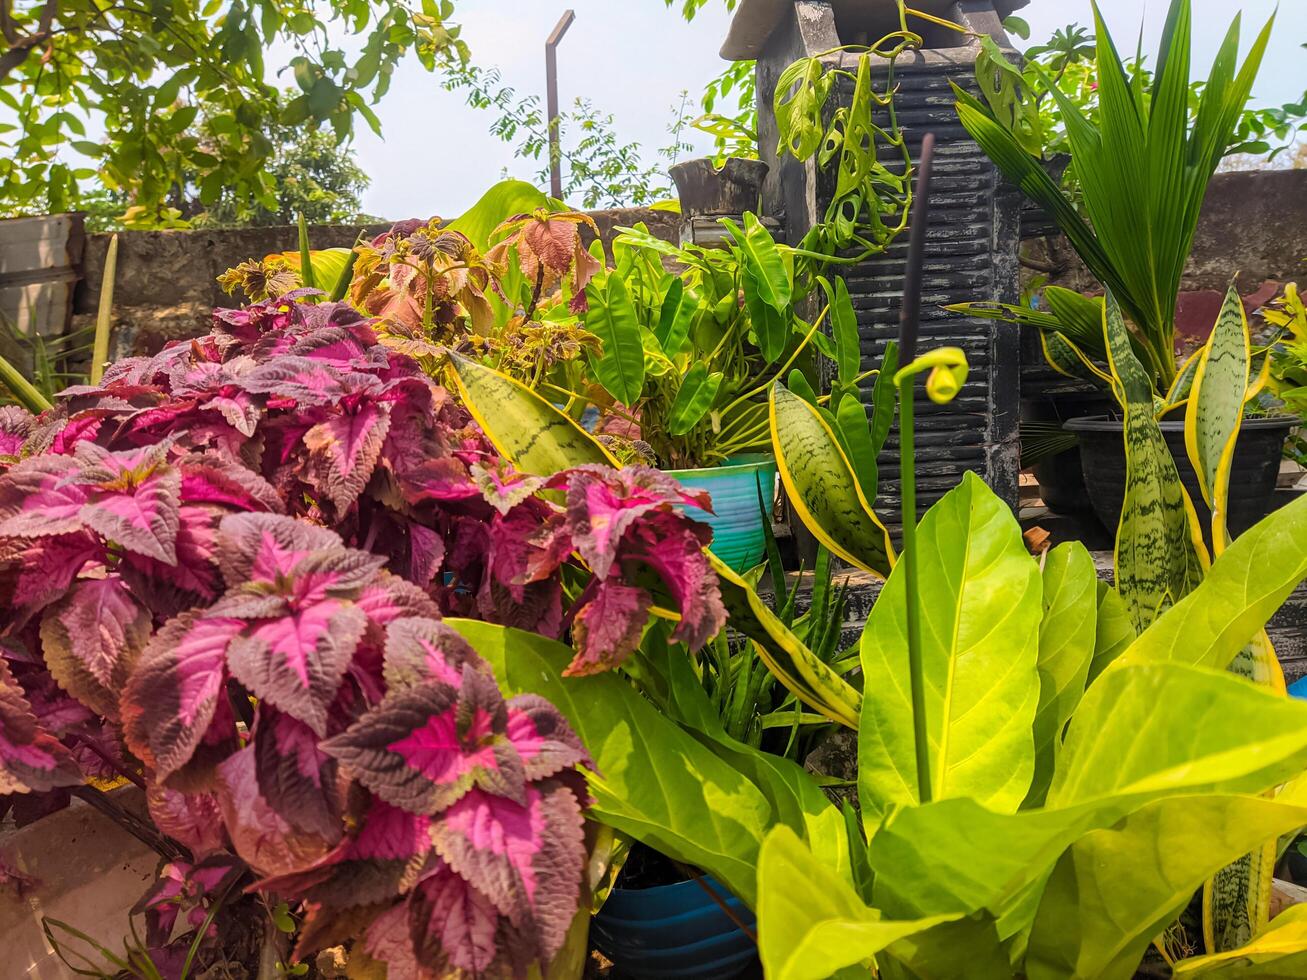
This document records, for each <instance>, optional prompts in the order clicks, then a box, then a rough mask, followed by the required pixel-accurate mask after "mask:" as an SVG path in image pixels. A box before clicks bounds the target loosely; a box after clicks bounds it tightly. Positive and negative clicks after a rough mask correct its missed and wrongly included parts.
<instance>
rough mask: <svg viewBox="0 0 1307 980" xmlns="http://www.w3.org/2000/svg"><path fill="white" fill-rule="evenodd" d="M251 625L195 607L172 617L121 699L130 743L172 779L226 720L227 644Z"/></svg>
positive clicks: (163, 776)
mask: <svg viewBox="0 0 1307 980" xmlns="http://www.w3.org/2000/svg"><path fill="white" fill-rule="evenodd" d="M244 625H245V624H244V623H243V622H242V621H241V620H239V619H215V618H204V616H203V612H202V611H200V610H194V611H192V612H188V613H184V614H183V615H181V616H178V617H177V618H176V619H174V620H172V621H170V622H169V623H168V624H167V625H166V626H164V627H163V629H161V630H159V632H158V633H156V634H155V636H154V639H153V640H151V641H150V644H149V645H148V646H147V647H146V648H145V652H144V653H143V654H141V657H140V659H139V661H138V662H137V664H136V667H135V669H134V670H133V671H132V675H131V677H130V679H129V680H128V682H127V687H126V689H125V690H124V691H123V695H122V699H121V701H120V709H119V710H120V713H121V717H122V723H123V734H124V737H125V738H126V740H127V745H128V747H129V748H130V749H131V750H132V752H134V753H135V754H136V755H137V757H139V758H140V759H141V760H143V761H144V762H145V763H146V764H147V765H149V766H150V767H152V768H153V769H154V771H155V774H156V776H157V777H158V779H159V780H160V781H164V780H167V779H168V778H169V777H170V776H171V775H172V774H173V773H176V772H177V771H178V770H180V769H181V768H182V767H183V766H185V765H186V764H187V763H189V762H190V761H191V758H192V756H194V755H195V752H196V750H197V749H198V748H199V747H200V744H201V743H202V742H203V741H204V739H205V736H206V735H207V734H208V733H209V729H210V727H211V726H212V725H214V724H215V723H216V722H220V721H222V720H223V718H224V716H226V714H227V713H226V712H220V711H219V706H220V704H222V705H224V706H225V699H226V683H227V647H228V645H229V644H230V643H231V641H232V640H233V639H234V638H235V637H236V636H237V635H238V634H239V633H240V631H241V629H242V628H243V626H244Z"/></svg>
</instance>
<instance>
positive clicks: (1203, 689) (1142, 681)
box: [1048, 663, 1307, 807]
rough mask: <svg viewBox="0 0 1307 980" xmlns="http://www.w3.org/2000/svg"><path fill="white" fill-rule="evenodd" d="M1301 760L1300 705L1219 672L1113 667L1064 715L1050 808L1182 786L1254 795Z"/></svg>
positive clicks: (1304, 719) (1305, 708) (1305, 749)
mask: <svg viewBox="0 0 1307 980" xmlns="http://www.w3.org/2000/svg"><path fill="white" fill-rule="evenodd" d="M1305 760H1307V704H1304V703H1302V702H1299V701H1296V700H1294V699H1291V698H1283V697H1280V696H1278V695H1277V694H1275V693H1274V692H1272V691H1269V690H1268V689H1266V688H1264V687H1258V686H1256V685H1254V684H1250V683H1249V682H1247V681H1245V680H1242V679H1240V678H1237V677H1234V676H1233V675H1230V674H1227V673H1226V672H1225V671H1221V670H1209V669H1207V668H1203V667H1190V666H1185V665H1181V664H1177V663H1168V664H1144V665H1127V666H1116V667H1113V668H1112V669H1110V670H1108V671H1106V672H1105V673H1104V674H1103V676H1102V677H1100V678H1099V679H1098V680H1097V681H1095V682H1094V684H1093V685H1092V686H1091V687H1090V688H1089V690H1088V691H1087V692H1086V693H1085V697H1084V700H1083V701H1081V702H1080V707H1079V709H1078V710H1077V711H1076V713H1075V715H1074V716H1073V717H1072V719H1071V727H1070V729H1069V731H1068V732H1067V736H1066V741H1065V743H1064V744H1063V747H1062V757H1061V759H1060V760H1059V762H1058V768H1057V775H1056V776H1055V777H1054V780H1053V785H1052V788H1051V789H1050V790H1049V793H1048V805H1049V806H1050V807H1070V806H1074V805H1076V804H1078V803H1085V802H1090V801H1094V800H1103V799H1110V798H1112V797H1120V796H1129V795H1136V794H1154V795H1156V794H1161V793H1166V792H1179V791H1180V790H1182V789H1187V790H1205V791H1209V792H1213V793H1231V792H1246V793H1256V792H1260V791H1261V790H1264V789H1266V788H1267V787H1268V786H1274V785H1276V784H1277V783H1279V782H1283V781H1284V780H1285V779H1288V778H1290V777H1292V776H1295V775H1297V774H1298V773H1299V772H1301V770H1302V765H1303V762H1304V761H1305ZM1295 767H1297V768H1295Z"/></svg>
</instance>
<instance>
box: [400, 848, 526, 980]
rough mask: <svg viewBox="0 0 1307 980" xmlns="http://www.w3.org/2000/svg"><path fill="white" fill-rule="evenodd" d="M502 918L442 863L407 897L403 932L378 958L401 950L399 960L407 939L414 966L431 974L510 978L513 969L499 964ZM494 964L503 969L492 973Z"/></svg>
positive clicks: (487, 900) (502, 954)
mask: <svg viewBox="0 0 1307 980" xmlns="http://www.w3.org/2000/svg"><path fill="white" fill-rule="evenodd" d="M502 920H503V916H501V914H500V911H499V909H498V908H497V907H496V905H495V903H494V902H493V901H491V900H490V898H488V897H487V896H486V895H485V894H483V893H482V892H480V891H478V890H477V889H476V888H474V887H473V886H472V885H471V884H469V883H468V881H467V879H465V878H463V877H461V876H460V875H459V874H457V873H456V872H455V871H454V870H453V869H452V868H450V867H449V865H448V864H446V863H445V862H443V861H441V862H440V863H439V866H438V867H437V868H436V869H435V870H433V871H431V872H428V874H427V875H426V877H424V878H423V879H422V881H421V883H420V884H419V885H418V886H417V888H416V889H415V890H414V892H413V894H412V896H411V897H410V898H409V900H408V923H407V925H408V928H407V930H406V931H405V933H404V934H402V935H398V934H397V935H396V936H395V937H394V938H393V940H392V941H391V943H390V944H389V945H388V946H385V947H382V948H381V949H379V950H378V954H379V955H382V956H384V955H385V954H386V953H387V952H390V953H391V955H392V956H393V955H395V954H394V952H392V951H393V950H394V949H395V947H396V946H399V947H400V950H401V952H400V955H401V956H402V955H403V952H402V950H403V946H402V944H403V940H404V939H408V940H409V942H410V943H411V944H412V949H413V953H414V954H415V955H416V957H417V960H418V962H419V963H420V964H421V966H423V967H425V968H427V969H428V970H431V971H432V974H433V975H435V976H441V977H450V976H465V977H494V976H512V975H514V974H515V973H516V972H517V971H515V970H513V969H511V968H503V967H505V966H506V964H504V963H502V962H501V961H502V960H504V959H505V958H506V957H507V956H508V955H509V950H508V948H507V947H508V945H509V944H508V943H503V942H501V939H503V938H504V936H503V933H504V931H505V930H504V929H503V928H502V926H501V923H502ZM379 921H380V920H379ZM514 952H515V953H516V954H517V956H522V957H523V958H524V959H526V960H527V961H528V962H529V961H530V960H531V959H534V958H535V956H534V955H533V954H535V953H536V951H535V950H534V949H525V950H523V949H517V950H515V951H514ZM496 964H499V965H500V967H501V969H495V967H496ZM391 968H392V969H395V966H394V965H393V964H392V966H391Z"/></svg>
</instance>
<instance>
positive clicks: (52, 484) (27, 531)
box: [0, 456, 87, 538]
mask: <svg viewBox="0 0 1307 980" xmlns="http://www.w3.org/2000/svg"><path fill="white" fill-rule="evenodd" d="M80 472H81V467H80V466H79V465H78V464H77V461H76V460H74V459H71V458H70V457H68V456H32V457H30V458H28V459H25V460H23V461H22V462H20V463H18V464H17V465H16V466H14V467H12V468H11V469H10V470H9V472H7V473H5V474H4V476H0V538H36V537H42V536H44V535H48V534H68V533H71V532H75V531H80V530H81V529H82V527H83V522H82V507H83V505H84V504H85V503H86V498H87V491H86V488H85V487H81V486H78V485H77V484H76V483H74V482H73V481H74V479H75V478H76V477H77V475H78V474H79V473H80Z"/></svg>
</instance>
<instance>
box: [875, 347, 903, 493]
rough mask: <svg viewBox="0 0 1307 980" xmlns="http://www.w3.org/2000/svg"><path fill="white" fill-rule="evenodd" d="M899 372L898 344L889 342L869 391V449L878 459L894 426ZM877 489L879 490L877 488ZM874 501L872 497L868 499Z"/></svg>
mask: <svg viewBox="0 0 1307 980" xmlns="http://www.w3.org/2000/svg"><path fill="white" fill-rule="evenodd" d="M898 370H899V344H898V341H896V340H891V341H890V342H889V343H888V344H886V345H885V356H884V357H882V358H881V361H880V371H879V372H878V373H877V374H876V384H875V385H874V386H873V387H872V389H871V423H870V424H871V447H872V448H873V449H874V450H875V451H876V456H877V458H878V459H879V457H880V454H881V451H882V450H883V449H884V448H885V441H886V440H887V439H889V431H890V429H891V428H892V427H893V425H894V413H895V411H896V410H897V409H898V391H897V389H896V388H895V387H894V375H896V374H897V373H898ZM878 489H879V488H878ZM868 499H870V500H873V501H874V500H875V498H874V497H870V498H868Z"/></svg>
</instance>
